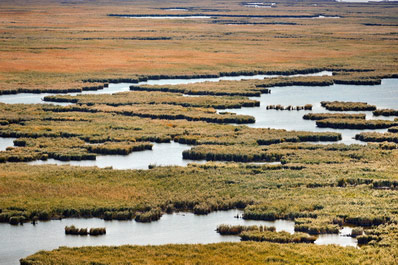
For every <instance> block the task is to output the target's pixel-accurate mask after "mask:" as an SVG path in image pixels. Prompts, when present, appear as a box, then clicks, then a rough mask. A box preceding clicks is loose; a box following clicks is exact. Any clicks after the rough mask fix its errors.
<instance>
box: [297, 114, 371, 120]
mask: <svg viewBox="0 0 398 265" xmlns="http://www.w3.org/2000/svg"><path fill="white" fill-rule="evenodd" d="M365 118H366V114H347V113H307V114H305V115H304V116H303V119H304V120H314V121H317V120H326V119H361V120H364V119H365Z"/></svg>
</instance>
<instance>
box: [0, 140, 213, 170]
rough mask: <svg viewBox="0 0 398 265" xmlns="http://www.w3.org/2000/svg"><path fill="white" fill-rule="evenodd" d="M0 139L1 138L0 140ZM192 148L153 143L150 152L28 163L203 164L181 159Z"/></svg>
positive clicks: (142, 166)
mask: <svg viewBox="0 0 398 265" xmlns="http://www.w3.org/2000/svg"><path fill="white" fill-rule="evenodd" d="M0 139H1V138H0ZM191 147H192V146H190V145H186V144H180V143H176V142H171V143H154V144H153V147H152V150H145V151H139V152H132V153H130V154H128V155H98V156H97V159H96V160H82V161H59V160H55V159H48V160H46V161H41V160H36V161H32V162H29V163H28V164H30V165H45V164H57V165H72V166H97V167H99V168H105V167H112V168H113V169H148V166H149V165H156V166H186V165H188V164H189V163H205V162H206V161H205V160H199V161H198V160H195V161H194V160H189V159H183V158H182V152H183V151H185V150H189V149H191Z"/></svg>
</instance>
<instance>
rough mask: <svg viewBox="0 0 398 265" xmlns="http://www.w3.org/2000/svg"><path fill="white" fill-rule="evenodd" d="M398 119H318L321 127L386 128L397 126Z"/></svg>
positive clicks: (317, 122) (317, 124)
mask: <svg viewBox="0 0 398 265" xmlns="http://www.w3.org/2000/svg"><path fill="white" fill-rule="evenodd" d="M397 125H398V121H388V120H363V119H322V120H317V121H316V126H318V127H320V128H335V129H372V130H374V129H385V128H389V127H393V126H397Z"/></svg>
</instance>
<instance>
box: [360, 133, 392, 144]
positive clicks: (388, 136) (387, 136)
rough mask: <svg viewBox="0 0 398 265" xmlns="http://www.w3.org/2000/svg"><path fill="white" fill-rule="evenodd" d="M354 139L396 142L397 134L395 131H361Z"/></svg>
mask: <svg viewBox="0 0 398 265" xmlns="http://www.w3.org/2000/svg"><path fill="white" fill-rule="evenodd" d="M355 139H356V140H360V141H363V142H393V143H398V134H396V133H390V132H388V133H376V132H363V133H360V134H357V135H355Z"/></svg>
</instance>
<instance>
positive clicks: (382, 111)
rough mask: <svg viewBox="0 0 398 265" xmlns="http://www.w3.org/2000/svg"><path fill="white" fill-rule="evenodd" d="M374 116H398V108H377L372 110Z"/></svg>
mask: <svg viewBox="0 0 398 265" xmlns="http://www.w3.org/2000/svg"><path fill="white" fill-rule="evenodd" d="M373 115H375V116H387V117H388V116H398V110H395V109H377V110H375V111H373Z"/></svg>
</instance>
